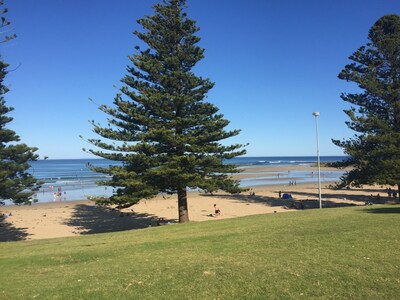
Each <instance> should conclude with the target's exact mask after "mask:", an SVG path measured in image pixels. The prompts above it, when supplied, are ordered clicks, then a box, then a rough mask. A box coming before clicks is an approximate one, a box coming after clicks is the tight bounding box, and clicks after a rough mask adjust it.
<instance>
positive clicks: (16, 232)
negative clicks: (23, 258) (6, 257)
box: [0, 220, 29, 242]
mask: <svg viewBox="0 0 400 300" xmlns="http://www.w3.org/2000/svg"><path fill="white" fill-rule="evenodd" d="M26 230H27V228H17V227H14V226H13V225H12V224H10V223H8V222H5V221H4V220H0V242H15V241H22V240H26V238H27V237H28V236H29V233H27V232H26Z"/></svg>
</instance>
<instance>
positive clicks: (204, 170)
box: [84, 0, 246, 223]
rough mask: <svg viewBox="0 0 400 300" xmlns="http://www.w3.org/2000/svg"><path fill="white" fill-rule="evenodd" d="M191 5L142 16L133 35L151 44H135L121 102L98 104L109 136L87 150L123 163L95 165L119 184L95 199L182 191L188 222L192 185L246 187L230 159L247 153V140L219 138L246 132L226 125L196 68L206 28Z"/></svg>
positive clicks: (114, 200) (126, 202) (126, 200)
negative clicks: (189, 8)
mask: <svg viewBox="0 0 400 300" xmlns="http://www.w3.org/2000/svg"><path fill="white" fill-rule="evenodd" d="M185 8H186V1H184V0H169V1H163V2H162V3H160V4H156V5H154V12H155V14H154V15H152V16H146V17H144V18H141V19H139V20H138V23H139V24H140V25H141V26H142V27H143V29H144V32H139V31H135V32H134V35H136V36H137V37H138V38H139V39H140V40H141V41H143V42H144V43H145V44H146V45H147V46H148V48H147V49H144V50H142V49H141V48H140V47H139V46H137V47H135V49H136V54H134V55H132V56H130V57H129V58H130V61H131V62H132V64H133V66H128V67H127V72H128V74H127V75H126V76H125V77H124V78H123V79H122V80H121V81H122V82H123V83H124V86H123V87H122V88H121V89H120V93H118V94H117V95H116V97H115V98H114V102H113V104H114V106H113V107H110V106H107V105H101V106H99V109H100V110H101V111H103V112H104V113H106V114H107V115H108V116H109V118H108V126H107V127H102V126H101V125H100V124H98V123H95V122H94V121H92V124H93V130H94V132H95V133H97V134H98V135H100V136H101V137H102V139H94V138H92V139H89V140H88V141H89V142H90V143H91V144H92V145H94V146H96V147H97V148H100V149H101V150H98V149H97V150H93V149H90V150H88V152H90V153H92V154H94V155H96V156H99V157H102V158H106V159H110V160H113V161H120V162H122V166H109V167H108V168H101V167H95V166H92V169H93V170H94V171H96V172H102V173H105V174H108V175H111V178H112V179H111V181H102V182H100V184H102V185H111V186H113V187H115V189H116V192H115V193H114V195H112V196H111V197H109V198H105V197H97V198H95V199H94V200H95V201H96V202H97V203H99V204H103V205H111V204H114V205H117V207H120V208H122V207H129V206H131V205H133V204H136V203H137V202H138V201H140V200H141V199H146V198H152V197H154V196H156V195H157V194H159V193H160V192H161V193H168V194H175V193H176V194H177V195H178V213H179V222H181V223H184V222H188V221H189V213H188V205H187V190H188V188H191V189H196V188H199V189H202V190H205V191H207V192H213V191H216V190H224V191H227V192H230V193H238V192H241V191H243V189H241V188H240V187H239V182H238V181H236V180H233V179H232V178H231V177H230V174H232V173H237V172H239V170H238V169H237V168H236V167H235V166H234V165H231V164H224V160H226V159H231V158H234V157H236V156H239V155H243V154H245V153H246V152H245V149H244V145H241V144H233V145H228V146H225V145H222V144H221V143H220V141H221V140H225V139H227V138H229V137H233V136H236V135H238V134H239V132H240V131H239V130H231V131H227V130H225V127H226V126H227V125H228V124H229V121H228V120H226V119H224V118H223V115H222V114H219V113H218V111H219V109H218V108H217V107H216V106H214V105H213V104H211V103H208V102H206V101H204V99H205V98H206V95H207V92H208V91H209V90H210V89H211V88H212V87H213V86H214V84H213V83H212V82H211V81H210V80H209V79H204V78H202V77H199V76H196V75H195V74H194V73H193V72H192V68H193V67H194V66H195V65H196V63H197V62H199V61H200V60H201V59H202V58H203V57H204V55H203V53H204V49H202V48H200V47H199V46H197V45H196V44H197V43H198V42H199V41H200V38H199V37H198V36H196V35H195V33H196V32H197V31H198V30H199V28H198V27H197V26H196V22H195V21H193V20H191V19H189V18H188V17H187V14H186V12H185V11H184V10H185ZM105 139H106V140H105ZM111 141H113V142H111ZM84 151H86V150H85V149H84Z"/></svg>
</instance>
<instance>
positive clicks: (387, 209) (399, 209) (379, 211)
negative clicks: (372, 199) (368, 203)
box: [364, 206, 400, 214]
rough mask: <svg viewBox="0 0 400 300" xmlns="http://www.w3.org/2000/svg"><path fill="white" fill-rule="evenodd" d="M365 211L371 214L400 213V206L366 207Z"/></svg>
mask: <svg viewBox="0 0 400 300" xmlns="http://www.w3.org/2000/svg"><path fill="white" fill-rule="evenodd" d="M364 212H367V213H371V214H400V206H396V207H376V208H375V207H374V208H369V209H364Z"/></svg>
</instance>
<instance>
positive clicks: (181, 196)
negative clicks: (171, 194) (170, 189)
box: [178, 187, 189, 223]
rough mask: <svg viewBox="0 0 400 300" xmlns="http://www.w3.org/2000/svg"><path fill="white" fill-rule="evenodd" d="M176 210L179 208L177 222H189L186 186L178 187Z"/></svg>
mask: <svg viewBox="0 0 400 300" xmlns="http://www.w3.org/2000/svg"><path fill="white" fill-rule="evenodd" d="M178 210H179V223H187V222H189V211H188V205H187V191H186V187H181V188H179V189H178Z"/></svg>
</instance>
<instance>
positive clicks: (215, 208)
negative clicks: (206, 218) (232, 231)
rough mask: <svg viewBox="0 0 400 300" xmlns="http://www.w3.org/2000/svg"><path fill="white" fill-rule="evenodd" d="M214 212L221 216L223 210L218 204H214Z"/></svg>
mask: <svg viewBox="0 0 400 300" xmlns="http://www.w3.org/2000/svg"><path fill="white" fill-rule="evenodd" d="M214 212H215V216H219V215H220V214H221V210H220V209H219V208H218V207H217V204H214Z"/></svg>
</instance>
